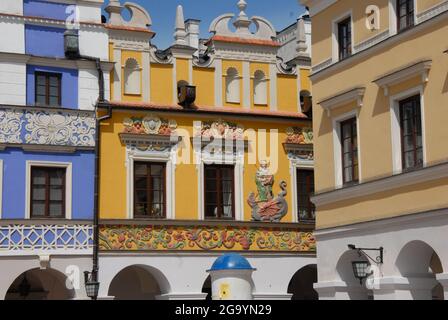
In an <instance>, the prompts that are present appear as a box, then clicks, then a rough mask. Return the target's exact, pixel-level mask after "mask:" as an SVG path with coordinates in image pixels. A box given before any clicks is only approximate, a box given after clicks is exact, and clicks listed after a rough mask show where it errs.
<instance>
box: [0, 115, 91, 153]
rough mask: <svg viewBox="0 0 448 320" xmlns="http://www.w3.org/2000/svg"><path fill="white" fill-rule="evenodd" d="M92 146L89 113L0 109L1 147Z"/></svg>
mask: <svg viewBox="0 0 448 320" xmlns="http://www.w3.org/2000/svg"><path fill="white" fill-rule="evenodd" d="M10 144H12V145H22V146H26V145H35V146H37V145H39V146H65V147H75V148H93V147H95V115H94V113H93V112H88V111H73V110H61V109H59V110H56V109H53V110H52V109H40V108H26V107H0V145H3V146H5V145H10Z"/></svg>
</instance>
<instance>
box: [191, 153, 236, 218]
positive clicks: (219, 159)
mask: <svg viewBox="0 0 448 320" xmlns="http://www.w3.org/2000/svg"><path fill="white" fill-rule="evenodd" d="M195 156H196V163H197V165H196V171H197V172H198V205H199V216H198V218H199V220H201V221H204V220H205V207H204V203H205V199H204V163H205V162H208V163H213V164H218V165H219V164H222V165H234V167H235V169H234V181H235V186H234V190H235V221H244V203H243V198H244V191H243V190H244V189H243V187H244V153H242V154H239V155H236V156H233V157H231V156H229V155H225V156H223V155H221V154H218V155H212V154H207V153H205V152H200V151H199V152H197V151H195ZM223 158H224V159H223Z"/></svg>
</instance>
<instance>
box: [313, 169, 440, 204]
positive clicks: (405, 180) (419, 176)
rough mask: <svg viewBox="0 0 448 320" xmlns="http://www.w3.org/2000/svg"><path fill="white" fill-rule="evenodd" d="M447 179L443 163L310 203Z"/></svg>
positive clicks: (330, 201) (337, 199) (321, 196)
mask: <svg viewBox="0 0 448 320" xmlns="http://www.w3.org/2000/svg"><path fill="white" fill-rule="evenodd" d="M447 177H448V162H443V163H441V164H436V165H432V166H429V167H425V168H423V169H419V170H415V171H411V172H406V173H400V174H397V175H393V176H389V177H386V178H382V179H378V180H374V181H369V182H365V183H361V184H358V185H354V186H350V187H346V188H342V189H338V190H334V191H330V192H326V193H321V194H316V195H315V196H313V197H312V201H313V203H314V204H315V205H316V206H318V207H319V206H324V205H328V204H333V203H336V202H340V201H345V200H350V199H354V198H359V197H364V196H368V195H372V194H375V193H379V192H384V191H389V190H393V189H399V188H403V187H406V186H410V185H415V184H419V183H424V182H429V181H433V180H438V179H443V178H447Z"/></svg>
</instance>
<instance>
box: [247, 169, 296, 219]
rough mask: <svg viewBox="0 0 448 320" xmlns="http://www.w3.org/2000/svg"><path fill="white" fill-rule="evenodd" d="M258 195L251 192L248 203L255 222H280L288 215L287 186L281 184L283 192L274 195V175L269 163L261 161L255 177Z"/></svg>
mask: <svg viewBox="0 0 448 320" xmlns="http://www.w3.org/2000/svg"><path fill="white" fill-rule="evenodd" d="M255 184H256V186H257V191H258V193H257V195H256V196H255V193H253V192H251V193H250V194H249V198H248V199H247V203H248V204H249V206H250V207H251V208H252V220H253V221H267V222H280V221H281V220H282V219H283V217H284V216H285V215H286V214H287V213H288V203H287V202H286V199H285V197H286V195H287V191H286V188H287V184H286V182H285V181H281V182H280V189H281V190H282V191H281V192H280V193H279V194H278V196H277V197H275V198H274V195H273V191H272V188H273V185H274V175H273V174H272V173H270V171H269V164H268V162H267V161H261V162H260V167H259V168H258V170H257V173H256V175H255Z"/></svg>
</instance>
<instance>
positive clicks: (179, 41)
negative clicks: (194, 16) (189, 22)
mask: <svg viewBox="0 0 448 320" xmlns="http://www.w3.org/2000/svg"><path fill="white" fill-rule="evenodd" d="M174 40H175V41H174V44H175V45H183V46H186V45H188V44H187V31H186V28H185V19H184V9H183V7H182V6H181V5H178V6H177V10H176V24H175V31H174Z"/></svg>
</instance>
